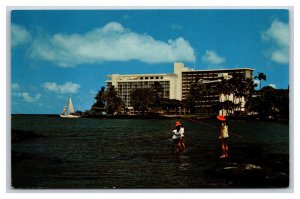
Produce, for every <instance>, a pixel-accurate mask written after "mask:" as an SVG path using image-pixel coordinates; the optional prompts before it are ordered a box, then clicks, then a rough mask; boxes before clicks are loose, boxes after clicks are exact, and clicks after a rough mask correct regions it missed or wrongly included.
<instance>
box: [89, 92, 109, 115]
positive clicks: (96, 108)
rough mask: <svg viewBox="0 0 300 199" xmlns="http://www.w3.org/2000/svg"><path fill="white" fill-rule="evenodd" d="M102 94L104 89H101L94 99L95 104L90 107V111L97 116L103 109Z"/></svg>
mask: <svg viewBox="0 0 300 199" xmlns="http://www.w3.org/2000/svg"><path fill="white" fill-rule="evenodd" d="M104 94H105V87H101V89H100V90H99V91H98V93H97V94H96V96H95V97H94V99H95V100H96V102H95V103H94V104H93V106H92V111H93V112H95V113H97V114H100V113H101V112H102V110H103V109H104V107H105V103H106V100H105V98H104Z"/></svg>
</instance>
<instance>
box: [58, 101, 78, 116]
mask: <svg viewBox="0 0 300 199" xmlns="http://www.w3.org/2000/svg"><path fill="white" fill-rule="evenodd" d="M74 113H75V111H74V107H73V103H72V99H71V96H70V97H69V100H68V102H67V104H66V105H65V106H64V109H63V112H62V114H61V115H60V117H63V118H79V117H80V115H74Z"/></svg>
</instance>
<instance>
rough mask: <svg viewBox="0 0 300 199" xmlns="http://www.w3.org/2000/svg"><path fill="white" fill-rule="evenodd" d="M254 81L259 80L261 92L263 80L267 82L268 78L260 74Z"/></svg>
mask: <svg viewBox="0 0 300 199" xmlns="http://www.w3.org/2000/svg"><path fill="white" fill-rule="evenodd" d="M254 79H258V80H259V86H260V87H259V90H261V80H264V81H266V80H267V76H266V75H265V74H264V73H260V72H259V73H258V75H257V76H255V77H254Z"/></svg>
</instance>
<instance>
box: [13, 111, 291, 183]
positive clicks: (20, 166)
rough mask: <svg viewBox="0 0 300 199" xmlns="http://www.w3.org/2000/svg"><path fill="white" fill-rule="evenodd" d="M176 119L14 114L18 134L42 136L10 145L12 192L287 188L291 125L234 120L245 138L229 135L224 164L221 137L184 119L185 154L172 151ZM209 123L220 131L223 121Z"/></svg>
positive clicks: (236, 130) (232, 124)
mask: <svg viewBox="0 0 300 199" xmlns="http://www.w3.org/2000/svg"><path fill="white" fill-rule="evenodd" d="M175 121H176V120H174V119H161V120H158V119H147V120H146V119H90V118H79V119H65V118H64V119H63V118H59V117H49V116H45V115H13V116H12V125H11V126H12V129H20V130H23V131H33V132H35V133H36V134H38V135H41V136H42V137H39V138H32V139H26V140H22V141H17V142H13V143H12V145H11V148H12V151H13V156H12V187H13V188H68V189H70V188H71V189H73V188H89V189H102V188H235V187H236V188H239V187H246V188H247V187H286V186H288V181H289V177H288V175H289V158H288V156H289V127H288V124H285V123H271V122H258V121H252V122H245V121H230V122H229V128H230V130H231V131H232V132H234V133H235V134H239V135H241V136H242V138H238V137H236V136H234V135H231V137H230V139H229V155H230V157H229V158H228V159H227V160H220V159H219V158H218V157H219V155H220V141H219V140H218V139H217V138H218V132H217V131H216V130H215V129H213V128H209V127H207V126H203V125H199V124H197V123H195V122H192V121H188V120H182V119H181V120H180V121H181V123H183V124H184V126H185V131H186V132H185V142H186V145H187V150H186V151H185V152H183V153H173V152H172V140H171V139H170V138H171V136H172V135H171V134H170V133H169V132H168V130H169V129H171V128H172V127H173V125H174V124H175ZM203 122H205V123H208V124H209V125H213V126H218V123H217V121H213V120H206V121H203ZM249 165H250V166H249ZM251 165H254V166H259V167H260V168H262V169H256V170H255V168H258V167H251ZM242 167H243V168H242ZM246 168H252V170H249V169H246ZM248 170H249V172H254V173H255V172H256V171H259V172H256V174H257V175H259V177H260V178H259V180H260V179H261V183H257V180H255V179H252V178H250V177H249V176H253V175H252V173H250V174H249V175H248V174H247V173H246V172H248ZM218 172H219V173H218ZM226 172H233V173H229V174H228V176H230V177H228V176H227V175H226ZM220 173H222V176H220V175H219V174H220ZM232 174H234V177H232V176H233V175H232ZM249 179H250V180H249ZM251 180H253V182H251Z"/></svg>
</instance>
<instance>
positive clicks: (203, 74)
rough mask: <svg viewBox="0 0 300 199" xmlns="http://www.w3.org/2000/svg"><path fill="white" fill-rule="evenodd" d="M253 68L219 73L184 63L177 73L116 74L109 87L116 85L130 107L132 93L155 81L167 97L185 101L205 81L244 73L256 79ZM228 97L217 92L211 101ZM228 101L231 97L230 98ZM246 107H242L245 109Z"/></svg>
mask: <svg viewBox="0 0 300 199" xmlns="http://www.w3.org/2000/svg"><path fill="white" fill-rule="evenodd" d="M252 72H253V69H251V68H235V69H216V70H193V69H191V68H188V67H186V66H185V65H184V64H183V63H180V62H176V63H174V74H128V75H120V74H112V75H108V76H107V80H106V84H107V87H109V86H111V85H113V86H115V88H116V89H117V90H118V93H119V96H120V97H121V98H122V100H123V101H124V102H125V106H126V107H127V108H129V109H130V108H131V105H130V100H131V98H130V94H131V92H132V91H133V90H134V89H136V88H151V86H152V85H153V84H154V82H159V83H160V84H161V86H162V87H163V98H168V99H177V100H184V99H186V98H187V95H188V93H189V89H190V87H191V84H192V83H193V82H195V81H199V80H203V83H212V84H214V83H215V82H219V81H221V79H222V78H227V79H229V78H231V77H232V75H234V74H240V75H241V76H242V77H244V78H252ZM224 98H225V96H222V95H221V96H220V95H219V94H218V93H213V94H212V96H210V98H208V99H209V100H215V101H221V102H222V101H224V100H225V99H224ZM227 98H228V96H227ZM229 99H230V100H232V101H234V102H235V103H242V104H243V105H244V104H245V100H244V99H238V101H236V100H237V99H233V96H229ZM243 105H242V107H243Z"/></svg>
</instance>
